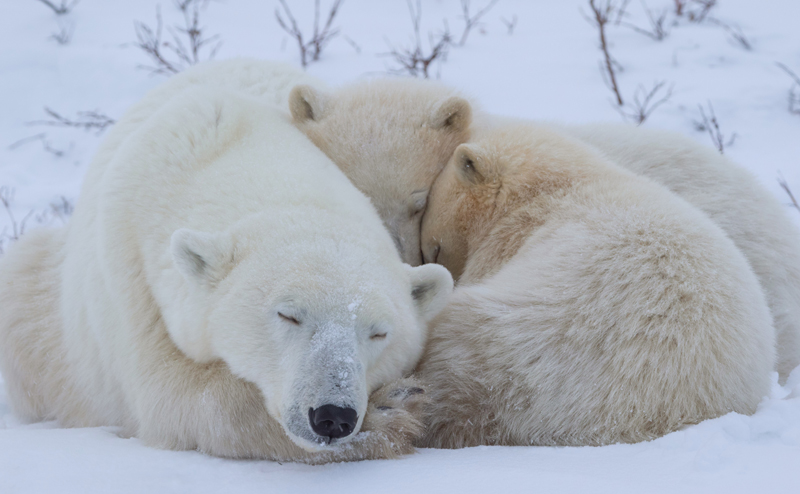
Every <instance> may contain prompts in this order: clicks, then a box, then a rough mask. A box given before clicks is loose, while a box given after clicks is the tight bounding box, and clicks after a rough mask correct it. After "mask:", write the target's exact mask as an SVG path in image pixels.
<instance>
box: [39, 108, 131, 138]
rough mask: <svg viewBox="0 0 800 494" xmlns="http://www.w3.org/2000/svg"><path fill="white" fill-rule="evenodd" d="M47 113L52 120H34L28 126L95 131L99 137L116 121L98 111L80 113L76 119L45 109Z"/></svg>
mask: <svg viewBox="0 0 800 494" xmlns="http://www.w3.org/2000/svg"><path fill="white" fill-rule="evenodd" d="M44 111H45V113H47V115H49V116H50V118H51V119H50V120H34V121H32V122H28V123H27V125H49V126H53V127H73V128H76V129H81V130H85V131H87V132H89V131H94V132H95V133H96V134H97V135H100V134H102V133H103V131H104V130H106V129H107V128H108V127H110V126H112V125H114V123H116V120H114V119H113V118H111V117H109V116H108V115H104V114H103V113H100V112H99V111H98V110H94V111H79V112H78V113H77V117H76V118H75V119H71V118H68V117H65V116H63V115H61V114H59V113H57V112H56V111H54V110H52V109H50V108H48V107H45V108H44Z"/></svg>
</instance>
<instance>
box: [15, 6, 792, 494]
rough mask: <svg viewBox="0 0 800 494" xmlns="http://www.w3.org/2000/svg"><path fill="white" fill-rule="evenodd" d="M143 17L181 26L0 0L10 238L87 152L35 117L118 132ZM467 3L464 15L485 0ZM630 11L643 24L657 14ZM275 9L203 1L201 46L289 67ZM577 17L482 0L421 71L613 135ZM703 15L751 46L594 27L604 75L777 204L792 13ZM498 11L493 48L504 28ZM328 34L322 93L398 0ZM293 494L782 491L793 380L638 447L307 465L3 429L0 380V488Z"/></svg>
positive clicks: (67, 195) (141, 88)
mask: <svg viewBox="0 0 800 494" xmlns="http://www.w3.org/2000/svg"><path fill="white" fill-rule="evenodd" d="M59 2H60V0H55V3H59ZM159 3H160V9H161V15H162V17H163V20H164V24H165V32H164V35H165V36H168V33H167V32H166V27H169V26H172V25H175V24H179V25H180V24H182V22H183V21H182V16H181V14H180V13H179V12H178V11H177V10H176V8H175V7H174V5H173V3H172V2H171V1H170V0H162V1H161V2H158V1H157V0H125V1H123V0H115V1H113V2H109V1H99V0H82V1H81V2H79V3H78V4H77V6H75V8H74V9H73V11H72V12H71V13H70V14H68V15H66V16H60V17H57V16H56V15H55V14H53V12H52V11H50V10H49V9H48V8H47V7H46V6H45V5H44V4H43V3H41V2H40V1H37V0H14V1H13V2H12V1H4V2H0V188H2V189H0V192H2V194H3V196H2V197H8V192H9V191H10V190H12V189H13V191H14V192H15V194H14V197H13V202H12V203H11V205H10V208H11V209H10V212H11V214H13V216H14V218H15V219H16V222H17V225H18V227H19V225H20V223H22V220H23V219H24V218H26V217H28V219H27V221H26V225H27V227H28V228H32V227H36V226H37V225H38V224H40V223H54V224H58V223H59V222H60V221H65V219H61V218H62V217H64V218H66V213H67V212H68V210H69V208H68V207H67V208H65V207H64V206H63V203H64V201H63V199H66V201H67V202H70V203H71V202H73V201H74V200H75V199H76V198H77V196H78V192H79V188H80V183H81V180H82V177H83V174H84V172H85V170H86V168H87V166H88V163H89V160H90V159H91V156H92V154H93V152H94V150H95V148H96V147H97V144H98V143H99V142H100V140H101V139H102V135H97V133H95V132H84V131H82V130H78V129H74V128H62V127H54V126H45V125H29V124H28V122H32V121H37V120H47V119H49V118H50V117H48V116H47V115H46V114H45V113H44V110H43V108H44V107H45V106H47V107H49V108H52V109H53V110H54V111H56V112H58V113H60V114H62V115H64V116H67V117H69V118H75V117H76V114H77V112H81V111H91V110H97V111H99V112H100V113H103V114H105V115H108V116H109V117H111V118H119V117H120V116H121V115H122V114H123V113H124V111H125V109H126V108H127V107H128V106H130V105H131V104H132V103H133V102H135V101H136V100H138V99H139V98H141V97H142V95H143V94H144V93H145V92H146V91H147V90H148V89H150V88H152V87H154V86H155V85H157V84H158V83H159V82H161V81H163V80H165V76H162V75H150V74H149V73H148V71H146V70H143V69H140V68H138V66H140V65H149V64H150V60H149V59H148V58H147V57H146V56H145V55H144V54H143V53H142V51H141V50H139V49H138V48H136V47H135V46H133V42H135V41H136V34H135V32H134V25H133V22H134V21H142V22H144V23H146V24H148V25H150V26H155V20H156V6H157V5H159ZM288 3H289V5H290V7H291V9H292V10H293V12H294V14H295V16H296V17H297V19H298V21H299V23H300V26H301V29H302V30H304V31H305V32H308V31H310V24H311V19H312V9H313V1H312V0H293V1H290V2H288ZM472 3H473V11H475V10H478V9H479V8H481V7H483V6H484V5H486V3H488V0H487V1H481V0H473V2H472ZM599 3H602V2H599ZM646 4H647V7H648V8H650V9H651V10H653V11H654V13H658V12H660V11H661V10H662V9H668V8H672V6H673V5H674V2H673V0H646ZM322 5H323V8H325V7H327V6H328V5H330V1H329V0H323V1H322ZM276 7H278V2H277V0H237V1H233V0H224V1H211V2H209V3H208V5H207V7H206V8H205V9H204V10H202V12H201V24H202V25H203V26H205V31H204V32H206V33H207V34H208V35H213V34H219V35H220V37H221V38H220V39H221V40H222V41H223V44H222V46H221V48H220V50H219V52H218V53H217V58H218V59H221V58H229V57H235V56H252V57H259V58H270V59H280V60H286V61H289V62H291V63H298V61H299V57H298V53H297V47H296V45H295V44H294V42H293V40H292V39H291V38H289V36H287V35H286V34H285V33H284V32H283V31H282V30H281V29H280V27H279V26H278V24H277V23H276V21H275V17H274V10H275V9H276ZM581 11H583V13H588V1H586V0H559V1H550V0H539V1H523V0H518V1H514V0H499V2H498V3H497V4H496V6H494V8H493V9H492V10H490V11H489V12H488V13H487V14H486V15H485V16H484V18H483V23H482V26H480V27H478V28H476V29H475V30H474V31H473V32H472V33H471V34H470V36H469V38H468V40H467V42H466V44H465V45H464V46H463V47H454V48H452V49H451V50H450V52H449V55H448V57H447V60H446V61H445V62H444V63H442V64H434V66H433V68H432V71H431V72H432V74H433V75H434V76H436V75H438V76H439V77H440V78H441V80H442V81H443V82H445V83H448V84H450V85H453V86H456V87H458V88H460V89H461V90H463V92H464V93H466V94H468V95H469V96H472V97H474V98H476V99H477V100H478V101H480V102H481V104H482V105H483V107H484V108H485V109H486V110H489V111H491V112H494V113H501V114H507V115H513V116H520V117H528V118H539V119H550V120H560V121H565V122H587V121H597V120H613V121H617V120H619V119H620V118H621V117H620V116H619V114H618V113H617V112H616V110H615V109H614V108H613V107H612V105H611V104H610V99H611V96H612V95H611V92H610V90H609V89H608V87H606V85H604V83H603V79H602V77H601V74H600V71H599V70H598V62H599V61H600V60H601V52H600V50H599V48H598V37H597V32H596V30H595V29H594V28H593V27H592V26H591V25H590V24H589V23H588V22H587V21H586V19H585V18H584V17H583V16H582V15H581ZM628 11H629V14H630V15H629V17H627V18H626V19H625V22H626V23H633V24H635V25H637V26H640V27H643V28H645V27H647V25H648V23H647V19H646V17H645V16H644V9H643V5H642V3H640V2H631V3H630V4H629V7H628ZM711 15H712V16H713V17H714V18H715V19H718V20H719V21H722V22H724V23H726V24H728V25H729V26H732V28H733V29H735V28H737V27H738V28H741V30H742V32H743V33H744V35H745V36H746V38H747V40H748V41H749V43H750V44H751V45H752V49H750V50H747V49H744V48H743V47H742V45H741V44H740V43H737V42H736V41H735V40H733V39H732V37H731V36H730V35H729V33H728V31H726V30H725V29H724V28H722V27H720V26H719V25H716V24H714V23H709V22H705V23H692V22H689V21H687V20H686V19H683V20H680V21H678V23H677V25H674V26H673V25H672V22H671V21H670V22H669V24H670V25H669V27H670V33H669V36H668V37H667V38H666V39H664V40H663V41H655V40H653V39H650V38H648V37H646V36H643V35H642V34H639V33H637V32H635V31H634V30H632V29H630V28H628V27H626V26H624V25H612V26H609V28H608V35H609V40H610V43H611V51H612V54H613V56H614V58H615V59H616V61H617V62H618V63H619V65H620V66H621V68H622V69H623V70H622V71H621V72H620V73H619V74H618V80H619V84H620V87H621V92H622V95H623V97H624V98H625V99H626V100H631V99H632V97H633V93H634V91H635V90H636V88H637V87H638V86H639V85H640V84H644V85H645V86H647V87H648V88H649V87H650V86H652V84H653V83H654V82H656V81H666V86H669V85H673V84H674V86H673V87H674V89H673V94H672V97H671V98H670V100H669V101H667V102H666V103H665V104H664V105H663V106H661V107H660V108H658V109H657V110H656V111H655V112H654V113H653V114H652V116H651V117H650V118H649V119H648V120H647V122H646V123H645V125H646V126H650V127H659V128H666V129H672V130H677V131H680V132H683V133H686V134H689V135H692V136H694V137H695V138H696V139H698V140H699V141H700V142H704V143H706V144H708V145H711V139H710V138H709V136H708V134H707V133H703V132H700V131H697V130H696V129H695V124H694V121H696V120H699V119H700V114H699V110H698V105H701V104H702V105H704V107H705V108H706V111H708V102H711V104H712V105H713V108H714V111H715V113H716V116H717V118H718V122H719V125H720V127H721V131H722V133H723V134H725V135H726V136H728V138H729V137H730V136H732V135H733V134H734V133H735V135H736V138H735V140H734V142H733V143H732V144H730V145H728V146H726V148H725V153H726V154H727V155H729V156H731V157H733V158H734V159H735V160H737V161H738V162H740V163H741V164H743V165H744V166H745V167H747V168H748V169H750V170H751V171H753V172H754V173H755V174H756V175H757V176H758V179H759V180H760V181H761V182H762V183H763V184H764V185H765V186H766V187H768V188H769V189H770V190H771V191H773V192H774V193H775V194H776V196H778V197H780V199H781V200H782V201H784V202H788V196H786V194H785V193H784V191H783V190H782V189H781V188H780V187H779V186H778V183H777V180H776V179H777V178H778V176H779V173H780V174H782V175H783V176H784V177H785V179H786V181H787V182H788V184H789V185H790V186H791V187H792V188H793V189H794V190H795V193H796V194H798V195H800V115H792V114H791V113H790V112H789V111H788V95H789V89H790V87H791V86H792V80H791V78H790V77H789V76H788V75H787V74H786V73H785V72H784V71H782V70H781V69H780V68H779V67H777V66H776V62H781V63H783V64H785V65H786V66H788V67H789V68H790V69H792V70H794V71H795V73H798V74H800V29H798V27H797V26H798V21H800V2H798V1H796V0H768V1H763V2H752V1H747V0H719V5H718V6H717V7H715V9H714V10H713V11H712V13H711ZM515 17H516V19H517V21H516V24H515V27H514V29H513V33H512V34H509V33H508V31H509V29H508V28H507V26H506V25H505V23H504V20H505V21H509V22H510V21H512V20H513V19H514V18H515ZM444 19H446V20H447V23H448V25H449V28H450V30H451V31H452V32H453V33H454V34H455V37H456V38H459V37H460V34H461V30H462V27H463V19H462V18H461V17H460V7H459V1H458V0H424V1H423V2H422V33H423V46H424V47H425V48H426V49H427V34H426V33H427V32H428V31H438V30H441V29H442V27H443V20H444ZM670 19H672V17H670ZM334 25H335V26H338V27H339V28H340V29H341V35H340V36H338V37H337V38H334V39H333V40H332V41H331V42H330V45H329V46H328V47H327V48H326V49H325V51H324V52H323V54H322V57H321V59H320V61H318V62H314V63H312V64H311V65H309V67H308V71H309V72H310V73H312V74H313V75H315V76H317V77H320V78H322V79H324V80H326V81H328V82H329V83H330V84H332V85H336V84H340V83H345V82H348V81H352V80H354V79H357V78H360V77H369V76H374V75H376V74H381V73H385V72H387V70H391V69H393V68H396V64H395V63H394V62H393V60H392V58H391V57H389V56H382V54H385V53H387V52H389V51H390V50H391V48H390V46H389V44H391V46H393V47H395V48H403V47H409V46H410V44H411V43H412V36H411V34H412V31H411V21H410V18H409V15H408V7H407V5H406V3H405V1H404V0H380V1H376V0H345V1H344V3H343V5H342V7H341V9H340V12H339V15H338V16H337V18H336V20H335V21H334ZM62 28H66V29H67V30H68V31H69V30H72V33H73V34H72V38H71V40H70V41H69V43H67V44H65V45H60V44H58V43H56V42H55V41H54V40H53V39H50V36H51V34H53V33H54V32H57V31H59V30H60V29H62ZM348 39H349V40H350V41H348ZM354 45H356V46H357V47H358V49H356V47H355V46H354ZM201 53H205V51H203V52H201ZM28 138H30V139H28ZM726 140H727V139H726ZM62 198H63V199H62ZM798 199H800V198H798ZM51 204H56V205H59V204H60V205H61V206H59V207H55V208H53V207H52V206H51ZM31 212H32V214H30V213H31ZM787 213H788V214H789V215H791V216H792V217H793V218H794V219H795V221H796V223H797V224H798V225H800V211H796V210H791V209H789V208H788V207H787ZM29 214H30V215H29ZM3 228H5V229H6V230H5V235H6V236H8V235H13V223H12V219H11V217H10V216H8V215H7V211H6V210H5V209H4V208H3V207H2V203H0V231H2V230H3ZM5 243H7V242H4V244H5ZM798 248H800V246H798ZM1 310H2V308H0V311H1ZM312 489H314V490H320V491H323V490H324V491H325V492H339V491H342V492H350V493H356V492H368V491H369V492H373V491H377V492H407V491H414V490H416V491H419V492H433V491H434V490H435V491H444V492H447V491H461V492H485V491H490V490H495V491H498V492H532V491H558V492H615V493H624V492H756V491H758V492H800V370H798V371H796V372H795V374H794V375H793V379H792V380H791V381H790V383H789V384H788V385H787V386H785V387H783V388H780V387H779V386H777V384H776V385H775V387H774V390H773V393H772V395H771V396H770V397H768V398H765V401H764V403H763V404H762V406H761V408H760V409H759V411H758V412H757V413H756V414H755V415H754V416H752V417H743V416H738V415H733V414H732V415H728V416H725V417H721V418H719V419H716V420H712V421H708V422H705V423H702V424H699V425H697V426H694V427H690V428H688V429H687V430H684V431H681V432H677V433H674V434H671V435H669V436H667V437H664V438H662V439H659V440H656V441H653V442H650V443H642V444H636V445H616V446H608V447H603V448H533V447H532V448H474V449H466V450H460V451H435V450H424V451H421V452H419V453H418V454H416V455H412V456H409V457H407V458H404V459H402V460H397V461H377V462H365V463H357V464H342V465H327V466H322V467H310V466H306V465H293V464H283V465H280V464H277V463H271V462H261V461H231V460H222V459H218V458H210V457H206V456H203V455H201V454H198V453H193V452H171V451H159V450H154V449H151V448H147V447H145V446H143V445H142V444H141V443H140V442H139V441H138V440H136V439H121V438H118V437H117V436H116V435H115V434H114V431H113V429H110V428H100V429H58V428H57V426H56V425H55V424H36V425H28V426H25V425H21V424H19V423H18V421H16V420H15V419H14V417H13V416H12V415H11V413H10V411H9V408H8V403H7V400H6V398H5V394H4V391H3V388H2V381H0V492H1V493H3V494H5V493H17V492H20V493H28V492H81V493H88V492H173V491H174V492H251V491H252V492H265V491H266V492H269V491H275V492H287V491H292V490H296V491H301V492H305V491H310V490H312Z"/></svg>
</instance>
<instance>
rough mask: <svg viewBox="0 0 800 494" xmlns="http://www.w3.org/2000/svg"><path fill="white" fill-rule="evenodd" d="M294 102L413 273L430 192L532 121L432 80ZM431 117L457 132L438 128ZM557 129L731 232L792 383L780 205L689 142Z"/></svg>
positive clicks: (788, 242) (798, 285)
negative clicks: (484, 148)
mask: <svg viewBox="0 0 800 494" xmlns="http://www.w3.org/2000/svg"><path fill="white" fill-rule="evenodd" d="M289 98H290V101H289V106H290V110H291V112H292V116H293V118H294V121H295V124H296V125H297V127H298V128H299V129H300V130H302V131H303V132H305V133H306V134H307V135H308V136H309V137H310V138H311V140H312V141H313V142H314V143H315V144H316V145H317V146H318V147H319V148H320V149H322V150H323V151H324V152H325V153H326V154H327V155H328V157H330V158H331V159H332V160H333V161H334V162H335V163H337V164H338V165H339V167H340V168H342V169H343V170H344V171H345V173H346V174H347V175H348V177H349V178H350V179H351V180H352V181H353V183H355V185H356V186H357V187H358V188H359V189H360V190H361V191H363V192H365V193H366V194H367V196H369V197H370V198H371V199H372V201H373V203H374V204H375V205H376V207H378V210H379V212H380V214H381V217H382V218H383V219H384V222H385V223H386V225H387V227H388V228H389V229H390V231H391V232H392V233H393V236H394V238H395V242H396V243H397V245H398V248H399V249H400V251H401V253H402V255H403V259H404V260H405V261H406V262H408V263H409V264H411V265H417V264H419V263H420V262H421V257H420V256H421V255H420V254H419V253H418V250H419V249H418V247H417V245H418V239H419V234H418V232H419V218H420V217H421V215H422V213H423V212H424V210H425V204H426V201H427V197H426V195H425V194H426V191H428V190H430V188H431V186H432V184H433V181H434V180H435V178H436V177H437V176H438V174H439V172H440V170H441V169H442V168H443V165H444V163H445V162H446V161H447V160H448V159H449V158H450V156H451V154H452V152H453V150H455V148H456V147H457V146H458V145H460V144H463V143H466V142H468V141H469V140H470V139H471V136H477V135H480V134H481V133H482V132H484V131H488V130H491V129H492V128H495V127H498V126H503V125H508V124H515V123H519V124H525V123H526V121H524V120H520V119H513V118H509V117H501V116H497V115H492V114H490V113H487V112H484V111H480V110H473V104H472V103H470V102H469V101H468V100H466V99H464V98H463V97H461V96H459V95H458V93H457V92H456V91H455V90H454V89H448V88H446V87H443V86H440V85H438V84H435V83H430V82H428V81H415V80H403V79H400V80H398V79H390V80H380V79H378V80H374V81H370V82H361V83H356V84H353V85H350V86H345V87H343V88H341V89H339V90H338V91H335V92H330V91H328V90H326V89H325V88H324V87H323V86H321V85H320V84H316V85H311V86H309V85H304V84H303V85H300V86H298V87H297V88H296V89H294V90H293V91H292V92H291V93H290V96H289ZM429 115H434V119H433V121H434V122H441V121H442V118H446V120H444V122H445V123H446V124H447V125H444V126H443V127H441V126H440V127H437V126H436V125H433V126H431V124H430V120H426V119H429V118H430V117H429ZM530 123H534V124H535V122H530ZM548 126H549V127H551V128H553V129H554V130H555V129H557V130H559V131H561V132H564V133H567V134H570V135H572V136H574V137H577V138H578V139H580V140H581V141H583V142H584V143H587V144H590V145H592V146H594V147H595V148H597V149H598V150H599V151H600V152H602V153H603V155H604V156H606V157H607V158H608V159H610V160H611V161H613V162H615V163H616V164H618V165H620V166H622V167H624V168H627V169H628V170H630V171H633V172H634V173H637V174H639V175H642V176H645V177H647V178H650V179H652V180H654V181H656V182H658V183H659V184H661V185H663V186H665V187H667V188H668V189H669V190H670V191H672V192H673V193H675V194H677V195H679V196H681V197H682V198H683V199H684V200H686V201H688V202H689V203H691V204H692V205H693V206H695V207H697V208H699V209H700V210H701V211H703V212H704V213H705V214H707V215H708V216H709V217H710V218H711V219H712V220H713V221H714V222H715V223H717V225H718V226H719V227H721V228H722V229H723V230H724V231H725V233H726V234H727V235H728V236H729V237H730V238H731V239H732V240H733V242H734V243H735V244H736V246H737V247H738V248H739V249H740V250H741V251H742V253H743V254H744V255H745V257H746V258H747V260H748V261H749V262H750V264H751V266H752V268H753V270H754V272H755V274H756V276H757V277H758V279H759V281H760V283H761V285H762V287H763V289H764V291H765V292H766V296H767V302H768V304H769V306H770V310H771V313H772V316H773V319H774V325H775V330H776V332H777V351H778V361H777V367H776V368H777V370H778V372H779V375H780V381H781V383H784V382H785V381H786V379H787V378H788V376H789V373H790V372H791V371H792V369H794V368H795V367H797V366H798V365H800V248H798V245H800V231H798V229H797V227H796V226H795V225H794V224H793V223H792V222H791V221H790V220H789V218H787V217H786V213H785V211H783V209H785V208H783V207H782V205H781V204H780V202H779V201H778V200H777V199H776V198H775V197H774V196H773V195H772V194H771V193H770V192H769V191H768V190H766V189H765V188H764V187H763V186H761V185H760V184H759V183H758V180H757V179H756V178H755V177H754V176H753V175H752V174H751V173H749V172H748V171H746V170H745V169H743V168H742V167H741V166H739V165H737V164H736V163H734V162H733V161H731V160H729V159H727V158H726V157H724V156H720V155H719V153H717V152H716V151H714V150H713V149H711V148H708V147H707V146H703V145H701V144H698V143H697V142H695V141H693V140H691V139H689V138H687V137H683V136H681V135H679V134H675V133H670V132H665V131H658V130H649V129H643V128H641V127H634V126H631V125H620V124H608V123H602V124H591V125H575V126H569V125H554V124H548ZM436 129H439V130H440V132H439V133H438V135H437V133H436V132H434V130H436ZM424 130H427V132H423V131H424Z"/></svg>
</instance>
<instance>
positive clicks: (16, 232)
mask: <svg viewBox="0 0 800 494" xmlns="http://www.w3.org/2000/svg"><path fill="white" fill-rule="evenodd" d="M15 192H16V191H15V190H14V189H13V188H11V187H7V186H3V187H0V205H2V206H3V209H4V210H5V212H6V216H7V217H8V221H9V225H8V226H6V227H4V228H3V230H2V231H0V254H2V253H4V252H5V248H6V247H7V246H8V244H9V243H11V242H16V241H17V240H19V238H20V237H21V236H22V235H23V234H24V233H25V228H26V226H27V223H28V220H29V219H30V217H31V216H32V215H33V211H31V212H29V213H28V214H27V215H25V217H24V218H22V220H21V221H17V218H16V217H15V216H14V212H13V211H12V210H11V205H12V204H13V203H14V193H15Z"/></svg>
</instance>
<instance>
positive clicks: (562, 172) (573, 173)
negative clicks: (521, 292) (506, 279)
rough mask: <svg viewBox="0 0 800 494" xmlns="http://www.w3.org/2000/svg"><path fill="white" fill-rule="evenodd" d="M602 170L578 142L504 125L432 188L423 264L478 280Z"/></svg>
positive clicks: (464, 151) (465, 148) (459, 155)
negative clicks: (562, 200) (575, 189)
mask: <svg viewBox="0 0 800 494" xmlns="http://www.w3.org/2000/svg"><path fill="white" fill-rule="evenodd" d="M599 163H602V161H600V159H599V157H598V156H597V155H595V154H594V153H592V152H591V150H589V149H588V148H586V146H584V145H582V144H581V143H580V142H578V141H576V140H575V139H573V138H570V137H567V136H562V135H560V134H558V133H557V132H555V131H552V130H549V129H548V128H546V127H541V126H533V125H528V124H522V125H520V124H512V125H504V126H500V127H498V128H497V129H494V130H491V131H485V132H484V133H483V134H482V135H480V136H479V137H478V138H476V139H474V140H473V141H472V142H470V143H467V144H462V145H460V146H458V148H457V149H456V151H455V152H454V153H453V156H452V158H451V159H450V162H449V163H448V164H447V166H446V167H445V169H444V170H443V171H442V173H441V174H440V175H439V177H438V178H437V179H436V183H435V184H434V185H433V187H432V188H431V193H430V198H429V201H428V208H427V210H426V212H425V215H424V218H423V220H422V227H421V233H420V237H421V250H422V255H423V258H424V260H425V262H432V263H438V264H441V265H443V266H445V267H446V268H447V269H448V270H450V272H451V273H452V275H453V278H455V279H456V280H459V279H462V281H463V280H464V279H467V280H468V281H470V282H474V281H476V277H477V278H479V277H481V276H483V275H486V274H487V273H488V272H489V271H490V266H498V265H499V264H501V263H502V262H503V261H505V260H507V259H508V258H510V257H511V256H513V255H514V254H515V253H516V252H517V249H518V248H519V247H520V246H521V245H522V243H523V242H524V241H525V240H526V239H527V238H528V236H529V234H530V232H531V231H532V229H533V228H535V227H539V226H541V225H542V224H544V222H545V221H546V219H547V217H548V214H549V213H550V211H551V210H552V208H553V206H552V204H555V203H556V202H557V201H558V200H560V198H561V196H562V195H563V194H566V193H567V192H566V191H568V190H570V189H572V188H573V187H574V186H575V184H577V183H579V182H580V181H582V180H586V179H587V177H589V176H592V175H591V174H592V173H594V174H596V175H597V174H598V172H596V171H592V170H596V169H597V166H598V164H599ZM603 166H604V165H603ZM468 260H469V263H468V262H467V261H468Z"/></svg>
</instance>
